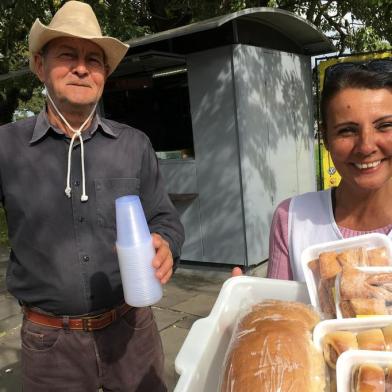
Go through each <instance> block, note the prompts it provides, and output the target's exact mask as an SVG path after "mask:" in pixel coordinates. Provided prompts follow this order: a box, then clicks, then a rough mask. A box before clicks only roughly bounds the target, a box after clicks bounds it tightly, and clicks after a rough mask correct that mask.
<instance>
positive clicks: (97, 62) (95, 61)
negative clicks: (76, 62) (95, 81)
mask: <svg viewBox="0 0 392 392" xmlns="http://www.w3.org/2000/svg"><path fill="white" fill-rule="evenodd" d="M89 62H90V63H91V64H92V65H94V66H103V61H102V60H101V59H100V58H98V57H90V59H89Z"/></svg>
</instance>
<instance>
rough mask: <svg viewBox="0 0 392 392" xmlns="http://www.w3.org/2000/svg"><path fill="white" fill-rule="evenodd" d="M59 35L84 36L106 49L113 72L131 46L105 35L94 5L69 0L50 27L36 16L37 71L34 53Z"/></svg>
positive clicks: (34, 48)
mask: <svg viewBox="0 0 392 392" xmlns="http://www.w3.org/2000/svg"><path fill="white" fill-rule="evenodd" d="M58 37H74V38H84V39H88V40H89V41H92V42H94V43H95V44H97V45H98V46H100V47H101V48H102V50H103V51H104V53H105V55H106V61H107V64H108V66H109V74H111V73H112V72H113V71H114V70H115V69H116V67H117V65H118V64H119V62H120V61H121V60H122V58H123V57H124V56H125V54H126V53H127V50H128V47H129V45H127V44H124V43H122V42H121V41H119V40H118V39H116V38H112V37H105V36H102V32H101V28H100V27H99V23H98V20H97V18H96V16H95V14H94V11H93V10H92V8H91V7H90V6H89V5H88V4H86V3H82V2H80V1H68V2H67V3H65V4H64V5H63V6H62V7H61V8H60V9H59V10H58V11H57V12H56V14H55V15H54V16H53V19H52V20H51V22H50V23H49V25H48V26H45V25H43V24H42V23H41V22H40V20H39V19H36V20H35V22H34V24H33V26H32V27H31V30H30V34H29V55H30V58H29V61H30V69H31V70H32V71H33V72H34V73H36V71H35V62H34V55H35V54H36V53H39V52H40V50H41V49H42V48H43V47H44V46H45V45H46V44H47V43H48V42H49V41H51V40H52V39H54V38H58Z"/></svg>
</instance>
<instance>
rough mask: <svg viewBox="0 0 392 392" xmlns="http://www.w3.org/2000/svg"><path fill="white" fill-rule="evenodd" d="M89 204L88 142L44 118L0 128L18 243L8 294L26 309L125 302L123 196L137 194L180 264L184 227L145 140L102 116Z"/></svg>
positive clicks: (92, 153)
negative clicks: (120, 238) (118, 213)
mask: <svg viewBox="0 0 392 392" xmlns="http://www.w3.org/2000/svg"><path fill="white" fill-rule="evenodd" d="M83 140H84V142H85V143H84V155H85V158H84V159H85V171H86V193H87V195H88V197H89V199H88V201H87V202H81V201H80V197H81V194H82V183H81V182H82V178H81V173H82V172H81V157H80V143H79V141H77V142H76V143H75V146H74V148H73V150H72V169H71V188H72V196H71V198H68V197H67V196H66V195H65V193H64V189H65V186H66V173H67V154H68V148H69V143H70V139H69V138H68V137H66V136H65V135H64V134H63V133H62V132H61V131H60V130H59V129H56V128H54V127H53V126H51V124H50V123H49V121H48V118H47V115H46V113H45V111H43V112H41V113H40V114H39V115H38V116H37V117H32V118H29V119H26V120H22V121H18V122H16V123H11V124H7V125H4V126H2V127H0V200H1V202H2V204H3V206H4V209H5V211H6V217H7V222H8V231H9V239H10V243H11V248H12V250H11V254H10V263H9V266H8V270H7V287H8V290H9V291H10V292H11V293H12V294H13V295H14V296H15V297H16V298H18V299H19V300H20V301H21V302H23V303H26V304H28V305H31V306H36V307H39V308H41V309H43V310H45V311H48V312H52V313H55V314H62V315H78V314H84V313H88V312H93V311H97V310H102V309H106V308H111V307H113V306H114V305H116V304H118V303H120V302H121V301H122V300H123V292H122V286H121V279H120V272H119V267H118V260H117V255H116V251H115V241H116V218H115V199H116V198H118V197H120V196H124V195H130V194H132V195H139V196H140V199H141V201H142V205H143V209H144V212H145V214H146V218H147V221H148V224H149V227H150V231H151V232H155V233H159V234H161V235H162V236H163V237H164V238H165V239H166V240H167V241H168V242H169V244H170V249H171V251H172V253H173V257H174V258H175V259H178V258H179V255H180V249H181V246H182V243H183V241H184V231H183V227H182V225H181V223H180V221H179V217H178V214H177V211H176V210H175V208H174V207H173V205H172V203H171V201H170V199H169V197H168V195H167V193H166V191H165V189H164V185H163V183H162V178H161V176H160V174H159V170H158V163H157V159H156V155H155V153H154V151H153V149H152V147H151V144H150V142H149V140H148V138H147V136H146V135H145V134H144V133H142V132H140V131H138V130H136V129H133V128H131V127H129V126H127V125H124V124H119V123H117V122H114V121H110V120H106V119H103V118H100V117H99V116H98V115H97V116H96V117H95V118H94V121H93V122H92V124H91V126H90V127H89V129H87V130H85V131H83Z"/></svg>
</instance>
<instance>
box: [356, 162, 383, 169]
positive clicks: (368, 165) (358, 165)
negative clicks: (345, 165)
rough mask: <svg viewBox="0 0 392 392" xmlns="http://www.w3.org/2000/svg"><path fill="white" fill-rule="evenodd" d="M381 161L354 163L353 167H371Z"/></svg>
mask: <svg viewBox="0 0 392 392" xmlns="http://www.w3.org/2000/svg"><path fill="white" fill-rule="evenodd" d="M380 163H381V161H375V162H371V163H354V165H355V167H356V168H358V169H370V168H371V167H376V166H378V165H379V164H380Z"/></svg>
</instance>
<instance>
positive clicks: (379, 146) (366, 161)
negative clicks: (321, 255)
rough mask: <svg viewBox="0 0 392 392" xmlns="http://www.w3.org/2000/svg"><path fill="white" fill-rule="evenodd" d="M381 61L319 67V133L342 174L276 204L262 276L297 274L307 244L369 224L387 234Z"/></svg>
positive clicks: (389, 77)
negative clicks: (332, 184)
mask: <svg viewBox="0 0 392 392" xmlns="http://www.w3.org/2000/svg"><path fill="white" fill-rule="evenodd" d="M383 64H391V62H388V63H387V61H386V60H380V62H377V61H373V62H371V63H368V64H367V65H358V64H351V65H352V66H351V67H348V66H347V64H345V67H344V69H342V70H340V71H339V68H338V67H336V68H335V69H331V70H330V72H329V73H327V74H326V83H325V85H324V89H323V94H322V100H321V114H322V129H323V139H324V143H325V146H326V148H327V149H328V151H329V152H330V154H331V157H332V160H333V162H334V165H335V167H336V169H337V171H338V172H339V174H340V176H341V178H342V179H341V182H340V184H339V186H338V187H336V188H332V189H328V190H325V191H321V192H310V193H306V194H303V195H299V196H296V197H293V198H291V199H288V200H285V201H283V202H282V203H281V204H280V205H279V206H278V207H277V209H276V211H275V214H274V217H273V221H272V225H271V231H270V255H269V265H268V273H267V276H268V277H269V278H275V279H289V280H293V279H294V280H299V281H304V280H305V279H304V275H303V271H302V267H301V263H300V257H301V253H302V251H303V250H304V249H305V248H306V247H308V246H310V245H313V244H317V243H322V242H327V241H334V240H338V239H343V238H348V237H353V236H358V235H361V234H366V233H371V232H378V233H384V234H387V235H389V236H390V237H392V233H391V229H392V202H391V201H392V181H391V178H392V72H380V70H379V69H378V68H379V67H380V66H381V65H383ZM391 65H392V64H391ZM391 65H390V66H389V68H390V70H391V71H392V66H391ZM239 274H240V270H239V268H235V269H234V270H233V275H239Z"/></svg>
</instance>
